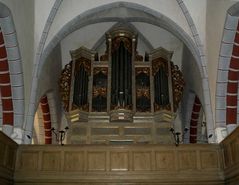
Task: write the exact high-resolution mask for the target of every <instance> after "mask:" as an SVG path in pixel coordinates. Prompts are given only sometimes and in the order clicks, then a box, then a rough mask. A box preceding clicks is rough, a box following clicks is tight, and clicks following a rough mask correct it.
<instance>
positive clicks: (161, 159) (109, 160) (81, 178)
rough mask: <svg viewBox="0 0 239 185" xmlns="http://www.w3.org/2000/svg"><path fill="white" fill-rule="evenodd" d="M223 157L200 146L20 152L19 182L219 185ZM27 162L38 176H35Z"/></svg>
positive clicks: (216, 150)
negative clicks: (28, 160)
mask: <svg viewBox="0 0 239 185" xmlns="http://www.w3.org/2000/svg"><path fill="white" fill-rule="evenodd" d="M219 153H220V147H219V145H197V144H196V145H180V146H179V147H175V146H174V145H65V146H53V145H52V146H36V145H35V146H34V145H31V146H20V149H19V151H18V158H17V169H16V172H15V179H16V184H21V183H20V182H25V183H26V184H27V183H29V184H33V185H36V184H37V183H39V184H42V185H47V184H54V183H55V184H57V183H60V182H67V184H71V183H76V184H90V183H91V184H92V185H93V184H99V183H103V184H112V185H113V184H127V183H132V184H138V182H140V183H142V184H152V183H154V184H182V183H183V182H186V183H187V184H192V185H196V184H200V183H201V184H207V182H210V183H209V184H215V185H218V184H220V183H222V182H223V178H224V176H223V171H222V168H221V167H222V165H221V158H220V155H219ZM28 155H33V156H28ZM27 158H28V159H31V160H30V162H29V163H33V166H34V167H32V168H33V169H34V170H35V171H34V170H30V171H31V172H30V173H29V167H28V166H29V164H28V163H27V162H26V160H27ZM33 160H36V162H31V161H33ZM22 161H25V162H24V164H23V162H22ZM19 164H22V165H19ZM37 165H38V166H37ZM39 165H40V166H39ZM24 166H25V167H26V168H24ZM172 177H173V178H172ZM182 177H183V178H182ZM47 182H51V183H47ZM34 183H35V184H34Z"/></svg>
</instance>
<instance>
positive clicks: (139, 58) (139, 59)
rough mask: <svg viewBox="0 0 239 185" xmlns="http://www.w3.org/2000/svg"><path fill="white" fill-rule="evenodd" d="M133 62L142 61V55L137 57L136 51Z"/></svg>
mask: <svg viewBox="0 0 239 185" xmlns="http://www.w3.org/2000/svg"><path fill="white" fill-rule="evenodd" d="M135 60H136V61H140V62H142V61H143V60H144V57H143V56H142V55H139V54H138V52H137V51H136V53H135Z"/></svg>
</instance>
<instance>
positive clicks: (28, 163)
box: [19, 151, 39, 171]
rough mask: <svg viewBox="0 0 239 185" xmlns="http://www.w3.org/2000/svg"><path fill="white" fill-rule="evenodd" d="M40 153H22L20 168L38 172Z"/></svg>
mask: <svg viewBox="0 0 239 185" xmlns="http://www.w3.org/2000/svg"><path fill="white" fill-rule="evenodd" d="M38 161H39V152H34V151H30V152H28V151H26V152H22V153H21V161H20V166H19V168H21V169H25V170H33V171H36V170H38Z"/></svg>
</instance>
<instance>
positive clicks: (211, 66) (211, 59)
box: [206, 0, 235, 118]
mask: <svg viewBox="0 0 239 185" xmlns="http://www.w3.org/2000/svg"><path fill="white" fill-rule="evenodd" d="M234 3H235V2H234V1H224V0H209V1H207V16H206V57H207V62H208V63H207V66H208V78H209V86H210V95H211V103H212V111H213V117H214V118H215V94H216V80H217V67H218V60H219V52H220V45H221V40H222V34H223V28H224V23H225V18H226V14H227V10H228V9H229V8H230V6H232V5H233V4H234Z"/></svg>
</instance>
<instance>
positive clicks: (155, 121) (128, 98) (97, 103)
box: [60, 27, 184, 144]
mask: <svg viewBox="0 0 239 185" xmlns="http://www.w3.org/2000/svg"><path fill="white" fill-rule="evenodd" d="M70 53H71V57H72V61H71V62H70V63H69V64H67V65H66V66H65V68H64V69H63V71H62V74H61V78H60V91H61V96H62V102H63V106H64V109H65V112H66V117H67V120H68V122H69V123H68V124H69V127H70V132H69V133H68V140H67V142H68V143H72V144H130V143H151V144H155V143H173V140H172V136H171V134H170V132H169V129H170V127H172V123H173V121H174V119H175V115H176V111H177V108H178V106H179V103H180V100H181V98H182V92H183V86H184V80H183V77H182V73H181V71H180V70H179V68H178V67H177V66H176V65H174V64H173V62H171V58H172V55H173V52H169V51H167V50H165V49H164V48H158V49H155V50H153V51H151V52H150V53H149V54H146V55H145V57H143V56H141V55H139V54H138V52H137V34H136V33H134V32H132V31H131V30H128V29H127V28H124V27H118V28H117V29H113V30H111V31H110V32H108V33H106V51H105V53H104V54H103V55H101V56H100V57H99V56H98V53H97V51H92V50H89V49H87V48H84V47H81V48H79V49H76V50H74V51H71V52H70Z"/></svg>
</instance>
